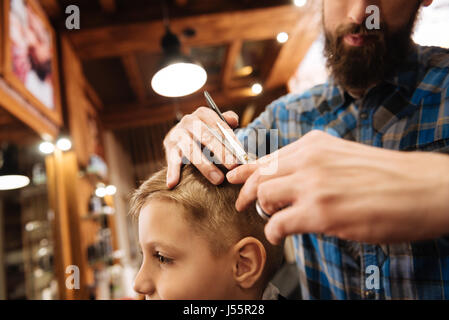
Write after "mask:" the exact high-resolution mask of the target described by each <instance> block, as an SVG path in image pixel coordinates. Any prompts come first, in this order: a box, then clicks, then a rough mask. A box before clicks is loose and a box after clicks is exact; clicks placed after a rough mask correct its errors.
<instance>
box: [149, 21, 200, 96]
mask: <svg viewBox="0 0 449 320" xmlns="http://www.w3.org/2000/svg"><path fill="white" fill-rule="evenodd" d="M161 45H162V49H163V51H164V58H163V59H162V61H161V62H160V64H159V68H158V71H157V72H156V73H155V74H154V76H153V78H152V79H151V87H152V88H153V90H154V91H155V92H156V93H158V94H160V95H161V96H165V97H182V96H186V95H189V94H192V93H194V92H195V91H198V90H199V89H201V88H202V87H203V86H204V84H205V83H206V81H207V73H206V70H204V68H203V67H202V66H201V64H200V63H198V62H197V61H194V60H193V59H192V58H190V57H189V56H186V55H183V54H182V53H181V44H180V42H179V39H178V37H177V36H176V35H175V34H174V33H172V32H171V31H170V29H169V28H168V27H167V28H166V32H165V35H164V37H163V38H162V40H161Z"/></svg>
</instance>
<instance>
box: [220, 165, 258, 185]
mask: <svg viewBox="0 0 449 320" xmlns="http://www.w3.org/2000/svg"><path fill="white" fill-rule="evenodd" d="M257 167H258V166H257V163H249V164H244V165H241V166H238V167H237V168H235V169H233V170H231V171H229V172H228V173H227V174H226V178H227V179H228V181H229V182H230V183H232V184H243V183H245V181H246V180H247V179H248V178H249V177H250V176H251V175H252V174H253V173H254V171H256V170H257Z"/></svg>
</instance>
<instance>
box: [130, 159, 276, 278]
mask: <svg viewBox="0 0 449 320" xmlns="http://www.w3.org/2000/svg"><path fill="white" fill-rule="evenodd" d="M166 175H167V168H164V169H162V170H161V171H158V172H157V173H155V174H154V175H153V176H152V177H150V178H149V179H148V180H146V181H145V182H144V183H143V184H142V185H141V186H140V187H139V188H138V189H137V190H136V191H135V192H134V194H133V196H132V199H131V208H130V215H131V216H133V217H138V216H139V213H140V210H141V209H142V208H143V207H144V206H145V205H147V204H148V202H149V201H150V200H151V199H160V200H169V201H173V202H175V203H177V204H180V205H182V206H183V207H184V208H185V209H186V210H185V211H186V212H187V216H185V217H184V218H186V220H187V221H188V222H189V223H190V224H191V226H192V227H193V228H194V230H195V231H196V232H197V233H198V234H199V235H201V236H205V238H206V240H207V241H208V242H209V243H210V245H211V250H212V253H213V254H215V255H220V254H221V253H224V252H225V251H227V250H228V249H229V248H230V247H231V246H232V245H233V244H235V243H236V242H238V241H239V240H240V239H243V238H245V237H248V236H251V237H254V238H256V239H258V240H259V241H260V242H262V244H263V246H264V247H265V250H266V252H267V262H266V265H265V268H264V272H263V275H262V279H261V281H262V283H263V284H266V283H267V282H268V281H269V280H270V279H271V278H272V277H273V276H274V273H275V272H276V270H277V269H278V268H279V267H280V265H281V263H282V257H283V246H282V245H280V246H274V245H272V244H270V243H269V242H268V241H267V240H266V238H265V235H264V225H265V222H264V221H263V219H262V218H260V217H259V215H258V214H257V212H256V209H255V206H254V205H251V206H250V208H249V209H247V210H245V211H243V212H238V211H237V210H236V209H235V201H236V200H237V197H238V194H239V191H240V188H241V186H237V185H232V184H230V183H228V182H227V181H225V182H224V183H223V184H221V185H219V186H215V185H213V184H211V183H210V182H209V181H208V180H207V179H206V178H205V177H204V176H203V175H202V174H201V173H200V172H199V171H198V170H197V169H196V168H195V167H194V166H192V165H186V166H185V167H184V168H183V169H182V173H181V179H180V182H179V184H178V185H177V186H176V187H175V188H173V189H168V187H167V183H166Z"/></svg>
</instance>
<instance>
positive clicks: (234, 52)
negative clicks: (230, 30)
mask: <svg viewBox="0 0 449 320" xmlns="http://www.w3.org/2000/svg"><path fill="white" fill-rule="evenodd" d="M241 49H242V41H241V40H236V41H233V42H232V43H231V44H230V46H229V47H228V50H227V52H226V58H225V62H224V65H223V76H222V87H223V89H224V90H226V89H227V88H229V84H230V83H231V80H232V75H233V73H234V66H235V62H236V60H237V58H238V56H239V54H240V51H241Z"/></svg>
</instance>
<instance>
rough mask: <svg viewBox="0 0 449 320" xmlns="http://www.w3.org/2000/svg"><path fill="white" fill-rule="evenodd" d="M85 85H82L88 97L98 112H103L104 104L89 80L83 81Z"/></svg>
mask: <svg viewBox="0 0 449 320" xmlns="http://www.w3.org/2000/svg"><path fill="white" fill-rule="evenodd" d="M83 80H84V81H83V83H82V84H81V85H82V86H83V87H84V91H85V92H86V95H87V97H88V98H89V100H90V101H91V102H92V105H94V107H95V109H96V110H100V111H101V110H103V102H102V101H101V99H100V97H99V96H98V94H97V91H95V89H94V88H92V86H91V85H90V83H89V82H88V81H87V79H83Z"/></svg>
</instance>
